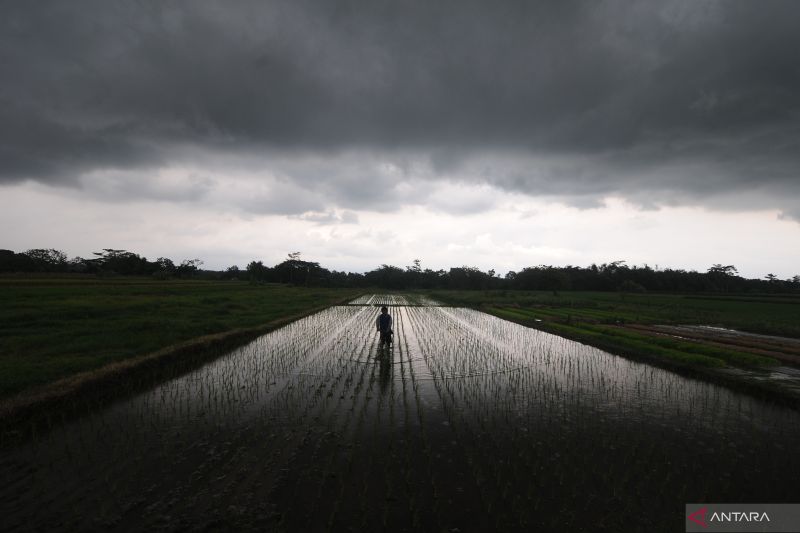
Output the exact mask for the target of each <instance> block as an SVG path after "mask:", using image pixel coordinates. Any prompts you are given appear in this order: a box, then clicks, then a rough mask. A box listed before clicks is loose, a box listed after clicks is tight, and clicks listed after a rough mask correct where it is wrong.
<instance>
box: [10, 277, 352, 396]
mask: <svg viewBox="0 0 800 533" xmlns="http://www.w3.org/2000/svg"><path fill="white" fill-rule="evenodd" d="M357 294H358V292H357V291H354V290H349V289H347V290H345V289H321V288H302V287H286V286H282V285H253V284H249V283H245V282H237V281H153V280H131V279H130V278H126V279H122V280H114V279H111V280H97V279H94V280H93V279H85V280H74V279H69V280H53V279H47V280H31V279H14V278H3V279H0V301H2V302H3V303H4V305H2V306H0V399H7V398H9V397H11V396H13V395H15V394H19V393H22V392H25V391H29V390H32V389H34V388H36V387H41V386H43V385H46V384H49V383H53V382H55V381H57V380H61V379H65V378H69V377H70V376H74V375H76V374H80V373H84V372H91V371H94V370H97V369H99V368H102V367H105V366H107V365H109V364H112V363H120V362H123V361H126V360H128V359H130V358H135V357H138V356H143V355H145V354H151V353H154V352H157V351H159V350H162V349H164V348H165V347H169V346H176V345H179V344H181V343H185V342H187V341H190V340H192V339H197V338H203V337H207V336H209V335H212V336H213V335H218V334H221V333H225V332H231V331H241V330H248V328H258V327H262V326H264V325H265V324H270V323H275V321H280V320H283V319H286V318H287V317H294V316H297V315H298V314H303V313H307V312H308V311H310V310H314V309H321V308H324V307H327V306H329V305H332V304H335V303H340V302H344V301H346V300H348V299H350V298H353V297H355V296H356V295H357Z"/></svg>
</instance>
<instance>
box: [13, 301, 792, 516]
mask: <svg viewBox="0 0 800 533" xmlns="http://www.w3.org/2000/svg"><path fill="white" fill-rule="evenodd" d="M381 305H386V306H388V307H389V312H390V313H391V314H392V316H393V317H394V331H395V342H394V344H393V345H392V346H391V347H390V348H389V349H380V348H379V347H378V336H377V332H376V331H375V328H374V322H375V317H376V316H377V314H378V307H376V306H381ZM799 447H800V413H798V412H797V411H795V410H791V409H788V408H785V407H780V406H776V405H773V404H770V403H767V402H765V401H763V400H759V399H756V398H751V397H749V396H746V395H743V394H741V393H737V392H734V391H731V390H728V389H726V388H723V387H720V386H717V385H713V384H709V383H706V382H702V381H697V380H691V379H687V378H685V377H682V376H679V375H677V374H674V373H671V372H669V371H666V370H663V369H660V368H654V367H650V366H648V365H645V364H642V363H638V362H634V361H630V360H627V359H623V358H620V357H616V356H613V355H610V354H608V353H605V352H603V351H600V350H598V349H595V348H591V347H588V346H585V345H582V344H579V343H576V342H573V341H570V340H566V339H564V338H561V337H558V336H555V335H552V334H549V333H545V332H542V331H539V330H534V329H529V328H525V327H522V326H520V325H517V324H515V323H512V322H508V321H504V320H501V319H499V318H496V317H493V316H491V315H487V314H485V313H481V312H479V311H476V310H472V309H465V308H453V307H442V306H437V305H436V302H433V301H429V300H424V299H421V298H419V297H411V296H402V295H370V296H366V297H362V298H359V299H357V300H355V301H353V302H350V304H348V305H343V306H336V307H331V308H328V309H326V310H325V311H322V312H320V313H318V314H316V315H312V316H310V317H307V318H305V319H302V320H299V321H297V322H294V323H292V324H290V325H288V326H286V327H284V328H281V329H279V330H276V331H274V332H272V333H269V334H267V335H264V336H262V337H260V338H258V339H256V340H255V341H253V342H251V343H249V344H247V345H246V346H242V347H241V348H239V349H236V350H234V351H232V352H231V353H229V354H227V355H225V356H223V357H221V358H219V359H217V360H215V361H213V362H211V363H209V364H207V365H205V366H203V367H201V368H199V369H196V370H194V371H192V372H191V373H189V374H185V375H183V376H181V377H179V378H177V379H173V380H171V381H168V382H166V383H163V384H161V385H158V386H156V387H155V388H153V389H152V390H149V391H147V392H145V393H142V394H139V395H138V396H135V397H133V398H129V399H125V400H121V401H119V402H118V403H116V404H114V405H111V406H109V407H107V408H105V409H103V410H102V411H99V412H95V413H93V414H91V415H88V416H85V417H83V418H81V419H77V420H71V421H67V420H63V421H62V420H53V421H52V425H51V427H50V429H49V430H47V431H45V432H43V433H40V434H38V435H35V436H33V437H32V438H31V439H30V440H29V441H28V442H25V443H22V444H14V445H13V446H6V447H5V448H4V449H3V453H2V459H1V460H0V472H2V478H3V479H4V480H5V482H4V483H3V484H2V486H0V502H2V503H0V515H1V516H3V529H7V530H31V529H32V530H70V531H71V530H87V529H103V530H130V529H137V530H139V529H151V528H155V529H168V530H174V529H192V530H194V529H204V528H208V529H234V528H235V529H259V530H265V531H326V530H332V531H348V530H358V531H450V532H455V531H464V532H466V531H648V532H653V531H681V530H683V523H684V520H685V517H684V516H683V512H684V505H685V504H686V503H692V502H775V503H779V502H796V501H800V487H799V486H798V485H797V475H798V473H800V457H798V454H797V453H796V451H797V450H798V448H799Z"/></svg>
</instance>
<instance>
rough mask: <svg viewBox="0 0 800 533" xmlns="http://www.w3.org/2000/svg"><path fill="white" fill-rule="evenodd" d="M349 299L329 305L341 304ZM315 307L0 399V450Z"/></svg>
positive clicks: (187, 368) (208, 358) (178, 372)
mask: <svg viewBox="0 0 800 533" xmlns="http://www.w3.org/2000/svg"><path fill="white" fill-rule="evenodd" d="M350 300H351V298H345V299H342V300H341V301H339V302H335V303H333V304H331V305H341V304H344V303H347V302H348V301H350ZM331 305H323V306H317V307H313V308H311V309H309V310H308V311H304V312H302V313H296V314H294V315H291V316H288V317H284V318H280V319H277V320H272V321H270V322H267V323H266V324H262V325H260V326H255V327H251V328H238V329H234V330H230V331H225V332H221V333H215V334H212V335H203V336H201V337H197V338H194V339H191V340H188V341H185V342H181V343H178V344H174V345H172V346H167V347H165V348H162V349H161V350H157V351H155V352H151V353H148V354H143V355H140V356H136V357H131V358H128V359H125V360H122V361H117V362H114V363H111V364H108V365H105V366H103V367H101V368H97V369H95V370H90V371H87V372H81V373H78V374H75V375H73V376H68V377H66V378H63V379H59V380H57V381H54V382H53V383H49V384H47V385H43V386H40V387H36V388H34V389H32V390H29V391H24V392H22V393H20V394H17V395H15V396H11V397H9V398H6V399H4V400H2V401H0V448H1V447H2V446H3V444H5V443H7V441H9V440H11V441H12V442H13V441H16V440H18V439H19V438H21V437H24V435H25V434H26V433H28V432H29V431H34V432H35V431H36V428H37V427H38V426H41V425H49V424H50V420H51V419H54V418H60V417H64V416H81V415H82V414H85V413H86V412H88V411H91V410H93V409H96V408H98V407H100V406H102V405H104V404H106V403H108V402H112V401H115V400H118V399H121V398H124V397H126V396H128V395H130V394H134V393H136V392H138V391H140V390H142V389H145V388H147V387H150V386H152V385H154V384H156V383H158V382H160V381H163V380H165V379H170V378H174V377H177V376H179V375H181V374H183V373H185V372H188V371H190V370H192V369H194V368H197V367H198V366H200V365H203V364H205V363H207V362H209V361H212V360H213V359H214V358H216V357H219V356H220V355H223V354H225V353H227V352H229V351H230V350H232V349H234V348H236V347H237V346H240V345H242V344H244V343H247V342H249V341H251V340H253V339H255V338H256V337H258V336H260V335H263V334H265V333H269V332H270V331H274V330H276V329H278V328H281V327H283V326H286V325H287V324H290V323H292V322H294V321H297V320H300V319H302V318H305V317H307V316H309V315H313V314H314V313H318V312H320V311H322V310H324V309H327V308H328V307H331Z"/></svg>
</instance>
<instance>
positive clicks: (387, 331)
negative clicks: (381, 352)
mask: <svg viewBox="0 0 800 533" xmlns="http://www.w3.org/2000/svg"><path fill="white" fill-rule="evenodd" d="M375 327H376V328H377V329H378V331H379V332H380V333H381V341H380V345H381V346H383V345H384V344H386V345H389V344H391V342H392V334H393V332H392V315H390V314H389V309H388V308H387V307H386V306H383V307H381V314H380V315H378V318H377V319H376V320H375Z"/></svg>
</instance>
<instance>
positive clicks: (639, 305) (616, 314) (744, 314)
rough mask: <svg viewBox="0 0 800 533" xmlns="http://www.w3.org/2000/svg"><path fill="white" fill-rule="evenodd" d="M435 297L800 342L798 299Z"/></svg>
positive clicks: (526, 293)
mask: <svg viewBox="0 0 800 533" xmlns="http://www.w3.org/2000/svg"><path fill="white" fill-rule="evenodd" d="M431 296H432V297H434V298H436V299H439V300H442V301H444V302H446V303H450V304H453V305H464V306H468V307H482V306H495V307H497V306H509V305H510V306H519V307H520V308H526V309H532V310H534V312H538V313H540V314H541V315H542V316H540V317H539V318H544V317H545V316H552V317H558V318H562V319H567V318H568V317H569V318H570V319H571V320H573V321H584V322H595V323H605V324H615V323H637V324H701V325H717V326H723V327H728V328H732V329H738V330H741V331H748V332H751V333H762V334H767V335H780V336H786V337H796V338H800V296H789V295H736V294H733V295H724V294H708V295H702V294H692V295H682V294H626V295H621V294H619V293H611V292H562V293H559V295H558V296H554V295H553V293H552V292H544V291H435V292H432V293H431Z"/></svg>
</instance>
